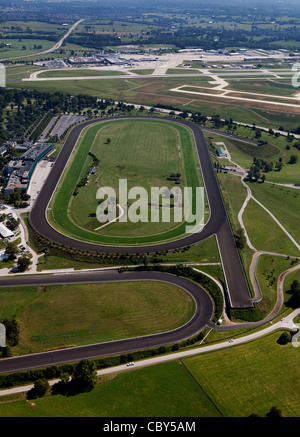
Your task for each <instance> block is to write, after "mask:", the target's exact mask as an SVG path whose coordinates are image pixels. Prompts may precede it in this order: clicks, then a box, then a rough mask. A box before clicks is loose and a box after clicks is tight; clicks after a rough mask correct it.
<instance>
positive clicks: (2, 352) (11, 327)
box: [0, 316, 20, 358]
mask: <svg viewBox="0 0 300 437" xmlns="http://www.w3.org/2000/svg"><path fill="white" fill-rule="evenodd" d="M1 323H2V324H3V325H4V326H5V331H6V337H5V338H6V346H5V347H4V348H0V356H1V357H2V358H6V357H10V356H11V355H12V352H11V348H12V347H13V346H17V345H18V344H19V340H20V323H19V321H18V320H17V319H16V317H15V316H13V317H5V318H4V319H3V320H2V321H1Z"/></svg>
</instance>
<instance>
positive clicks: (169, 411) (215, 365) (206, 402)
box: [0, 332, 300, 417]
mask: <svg viewBox="0 0 300 437" xmlns="http://www.w3.org/2000/svg"><path fill="white" fill-rule="evenodd" d="M280 334H281V332H276V333H274V334H272V335H269V336H267V337H264V338H262V339H259V340H256V341H253V342H251V343H248V344H244V345H240V346H234V347H230V348H227V349H222V350H220V351H215V352H212V353H206V354H203V355H197V356H195V357H191V358H185V359H184V360H183V362H184V364H185V366H186V367H185V366H183V365H182V364H181V363H180V362H178V361H174V362H169V363H166V364H159V365H155V366H152V367H148V368H144V369H138V370H134V371H130V372H128V373H123V374H121V375H119V376H117V377H116V378H114V379H112V380H111V381H106V382H103V383H101V384H99V385H97V386H96V388H94V390H92V391H91V392H89V393H83V394H80V395H77V396H70V397H64V396H60V395H57V396H47V397H45V398H41V399H35V400H34V401H33V402H28V401H26V400H23V401H19V402H14V403H11V404H3V405H0V416H1V417H26V416H28V417H31V416H32V417H38V416H40V417H58V416H66V417H71V416H72V417H80V416H81V417H218V416H220V415H223V416H225V417H248V416H249V415H250V414H252V413H256V414H259V415H260V416H262V417H263V416H265V415H266V414H267V413H268V412H269V411H270V408H271V407H272V406H273V405H275V406H276V407H278V408H280V409H281V410H282V414H283V416H285V417H299V411H300V395H299V390H298V385H297V381H296V380H295V378H296V375H297V374H298V368H299V353H300V348H294V347H293V346H292V345H291V344H287V345H285V346H280V345H278V344H277V339H278V338H279V336H280ZM187 369H188V370H187ZM189 372H191V373H189ZM296 379H297V378H296ZM9 400H10V401H12V399H9ZM3 401H4V402H5V399H3ZM6 402H8V401H6Z"/></svg>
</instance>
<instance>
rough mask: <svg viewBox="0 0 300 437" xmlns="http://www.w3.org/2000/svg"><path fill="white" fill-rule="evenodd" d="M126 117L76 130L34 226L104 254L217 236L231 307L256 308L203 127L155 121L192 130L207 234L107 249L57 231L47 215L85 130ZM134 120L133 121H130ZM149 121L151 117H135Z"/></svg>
mask: <svg viewBox="0 0 300 437" xmlns="http://www.w3.org/2000/svg"><path fill="white" fill-rule="evenodd" d="M124 118H126V117H110V118H109V117H107V118H105V119H93V120H88V121H86V122H83V123H81V124H79V125H77V126H75V127H74V128H73V129H72V131H71V132H70V134H69V136H68V138H67V140H66V142H65V145H64V147H63V148H62V150H61V152H60V154H59V156H58V158H57V159H56V161H55V164H54V166H53V168H52V171H51V173H50V175H49V176H48V178H47V181H46V183H45V184H44V186H43V188H42V189H41V192H40V194H39V196H38V198H37V201H36V202H35V204H34V206H33V208H32V211H31V214H30V222H31V224H32V226H33V227H34V229H35V230H36V231H37V232H39V233H40V234H42V235H43V236H45V237H47V238H48V239H49V240H50V241H54V242H56V243H59V244H62V245H64V246H68V247H73V248H76V249H83V250H88V251H95V252H103V253H116V252H118V253H155V252H156V251H161V250H173V249H177V248H181V247H186V246H188V245H193V244H196V243H198V242H200V241H203V240H205V239H206V238H209V237H210V236H212V235H215V236H216V239H217V242H218V246H219V250H220V255H221V261H222V265H223V270H224V275H225V278H226V286H227V296H228V299H229V302H230V305H231V306H232V307H233V308H249V307H253V302H252V299H251V295H250V291H249V287H248V283H247V280H246V277H245V273H244V270H243V267H242V264H241V260H240V257H239V253H238V250H237V248H236V244H235V240H234V237H233V234H232V230H231V226H230V223H229V220H228V217H227V214H226V210H225V206H224V203H223V199H222V195H221V193H220V190H219V186H218V182H217V179H216V175H215V172H214V169H213V166H212V162H211V159H210V155H209V151H208V148H207V145H206V141H205V138H204V135H203V132H202V130H201V128H200V127H199V126H197V125H196V124H193V123H191V122H188V121H185V120H175V119H172V118H160V117H155V119H158V120H160V121H166V120H167V121H172V122H173V123H178V124H180V125H184V126H186V127H188V128H189V129H191V131H192V133H193V135H194V139H195V144H196V149H197V152H198V157H199V163H200V166H201V170H202V176H203V180H204V184H205V189H206V194H207V199H208V202H209V207H210V218H209V220H208V222H207V224H206V225H205V226H204V228H203V230H202V231H201V232H199V233H195V234H190V235H188V236H185V237H183V238H181V239H179V240H177V241H170V242H166V243H159V244H153V245H147V246H119V247H116V246H105V245H102V244H94V243H89V242H85V241H80V240H76V239H73V238H71V237H68V236H66V235H63V234H61V233H60V232H58V231H57V230H56V229H54V228H53V227H52V226H51V225H50V224H49V222H48V221H47V218H46V211H47V208H48V204H49V202H50V199H51V197H52V194H53V193H54V191H55V189H56V186H57V184H58V182H59V180H60V177H61V175H62V173H63V171H64V169H65V166H66V164H67V162H68V160H69V157H70V155H71V153H72V151H73V149H74V147H75V144H76V142H77V139H78V138H79V136H80V134H81V132H82V130H83V129H84V128H85V127H87V126H90V125H93V124H95V123H101V122H107V121H110V120H119V119H124ZM128 118H130V119H131V120H132V119H133V117H128ZM135 118H147V117H142V116H140V117H135Z"/></svg>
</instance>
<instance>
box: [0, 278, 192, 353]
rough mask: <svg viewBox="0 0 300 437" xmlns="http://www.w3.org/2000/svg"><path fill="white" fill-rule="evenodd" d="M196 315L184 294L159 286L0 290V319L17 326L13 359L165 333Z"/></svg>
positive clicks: (118, 284)
mask: <svg viewBox="0 0 300 437" xmlns="http://www.w3.org/2000/svg"><path fill="white" fill-rule="evenodd" d="M194 311H195V304H194V301H193V299H192V298H191V297H190V296H189V295H188V294H187V293H186V292H185V291H184V290H182V289H181V288H178V287H176V286H173V285H171V284H168V283H164V282H158V281H139V282H136V281H134V282H133V281H132V282H126V283H124V282H114V283H99V284H74V285H49V286H39V287H14V288H10V289H5V290H1V312H0V315H1V318H4V317H13V316H16V318H17V319H18V320H19V322H20V324H21V334H20V341H19V344H18V345H17V346H14V347H13V348H12V352H13V354H14V355H24V354H28V353H36V352H42V351H46V350H51V349H57V348H61V347H73V346H80V345H87V344H94V343H101V342H104V341H111V340H118V339H123V338H129V337H136V336H142V335H147V334H149V335H150V334H154V333H158V332H165V331H169V330H172V329H175V328H177V327H179V326H181V325H183V324H185V323H186V322H188V321H189V320H190V319H191V317H192V316H193V314H194ZM154 314H155V317H153V315H154Z"/></svg>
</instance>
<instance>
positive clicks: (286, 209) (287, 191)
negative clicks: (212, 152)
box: [249, 183, 300, 255]
mask: <svg viewBox="0 0 300 437" xmlns="http://www.w3.org/2000/svg"><path fill="white" fill-rule="evenodd" d="M249 187H250V189H251V191H252V194H253V196H254V197H255V198H256V199H257V200H258V201H259V202H261V203H262V204H263V205H264V206H265V207H266V208H268V209H269V210H270V211H271V212H272V214H273V215H274V216H275V217H276V218H277V220H279V221H280V223H281V224H282V225H283V226H284V227H285V228H286V229H287V231H288V232H289V233H290V234H291V235H292V236H293V237H294V238H295V240H296V241H298V242H300V228H299V217H300V191H299V190H298V189H296V188H289V187H283V186H279V185H272V184H267V183H264V184H259V183H252V184H249ZM299 255H300V254H299Z"/></svg>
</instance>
